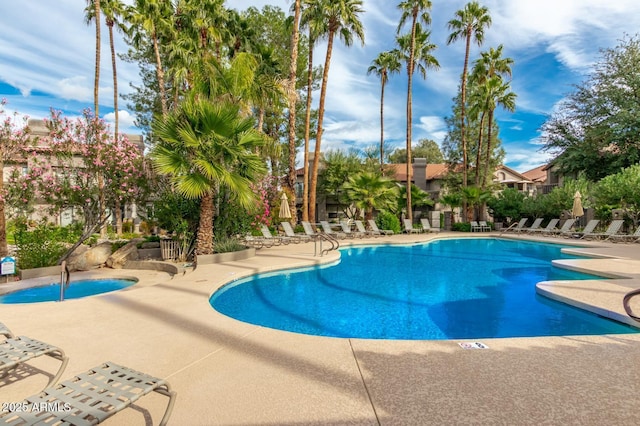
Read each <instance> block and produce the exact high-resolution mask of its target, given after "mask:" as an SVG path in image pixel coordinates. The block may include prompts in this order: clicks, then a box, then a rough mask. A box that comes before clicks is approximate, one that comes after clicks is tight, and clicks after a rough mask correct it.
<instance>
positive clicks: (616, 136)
mask: <svg viewBox="0 0 640 426" xmlns="http://www.w3.org/2000/svg"><path fill="white" fill-rule="evenodd" d="M639 63H640V39H639V38H638V37H637V36H636V37H625V38H624V39H622V40H621V41H620V43H619V44H618V45H617V46H616V47H615V48H611V49H605V50H602V51H601V57H600V59H599V61H598V62H597V63H596V64H595V65H594V68H593V70H592V71H591V72H590V73H589V75H588V76H587V78H586V79H585V81H584V82H582V83H580V84H579V85H577V86H576V89H575V91H574V92H573V93H570V94H569V95H568V96H567V97H566V99H565V100H564V101H562V102H561V103H560V104H559V105H558V108H557V112H555V113H554V114H552V115H551V117H550V118H549V119H548V120H547V121H546V122H545V123H544V124H543V126H542V142H543V143H544V147H543V149H544V150H545V151H547V152H550V153H552V154H554V155H556V156H557V157H556V159H555V160H554V164H556V165H557V166H558V168H559V169H560V171H561V172H562V173H564V174H575V173H578V172H584V173H585V174H586V176H587V178H588V179H590V180H593V181H597V180H600V179H602V178H604V177H605V176H608V175H611V174H615V173H617V172H618V171H620V170H622V169H623V168H626V167H629V166H632V165H634V164H637V163H638V161H640V143H638V134H640V103H638V95H637V94H638V93H639V92H640V68H639V67H638V64H639Z"/></svg>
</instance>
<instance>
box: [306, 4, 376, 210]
mask: <svg viewBox="0 0 640 426" xmlns="http://www.w3.org/2000/svg"><path fill="white" fill-rule="evenodd" d="M323 6H324V7H323V9H324V13H325V16H326V20H327V30H328V32H327V54H326V57H325V60H324V71H323V73H322V85H321V86H320V103H319V105H318V130H317V131H316V147H315V156H314V158H313V173H312V174H311V185H310V188H309V191H310V193H309V216H310V217H311V218H312V219H313V218H315V215H316V186H317V184H318V167H319V165H320V152H321V151H320V149H321V144H322V124H323V120H324V104H325V101H326V97H327V83H328V81H329V66H330V65H331V53H332V51H333V39H334V37H335V36H336V34H338V36H339V37H340V39H341V40H342V42H343V43H344V44H345V46H351V43H352V42H353V37H354V35H355V36H356V37H358V38H359V39H360V40H361V41H362V44H363V45H364V27H363V26H362V22H361V21H360V16H359V15H360V14H361V13H364V9H363V8H362V0H325V1H324V3H323Z"/></svg>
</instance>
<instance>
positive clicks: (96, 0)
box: [85, 0, 102, 117]
mask: <svg viewBox="0 0 640 426" xmlns="http://www.w3.org/2000/svg"><path fill="white" fill-rule="evenodd" d="M87 4H88V7H87V9H85V22H86V23H87V24H90V23H91V21H94V22H95V24H96V59H95V74H94V80H93V110H94V111H95V112H96V117H97V116H98V115H99V114H98V111H99V109H98V108H99V105H98V91H99V89H100V44H101V42H102V40H101V39H100V0H87Z"/></svg>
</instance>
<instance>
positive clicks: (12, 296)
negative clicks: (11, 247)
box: [0, 279, 136, 303]
mask: <svg viewBox="0 0 640 426" xmlns="http://www.w3.org/2000/svg"><path fill="white" fill-rule="evenodd" d="M135 283H136V281H135V280H125V279H99V280H79V281H71V283H70V284H69V287H67V289H66V290H65V293H64V298H65V300H66V299H79V298H81V297H86V296H93V295H96V294H100V293H107V292H110V291H116V290H122V289H123V288H127V287H129V286H132V285H134V284H135ZM59 299H60V284H59V283H52V284H47V285H44V286H41V287H32V288H26V289H24V290H18V291H14V292H12V293H7V294H5V295H3V296H0V303H35V302H53V301H56V300H59Z"/></svg>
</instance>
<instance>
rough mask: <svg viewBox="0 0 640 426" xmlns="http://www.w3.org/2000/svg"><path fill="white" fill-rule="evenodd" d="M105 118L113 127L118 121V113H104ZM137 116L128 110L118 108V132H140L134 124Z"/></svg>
mask: <svg viewBox="0 0 640 426" xmlns="http://www.w3.org/2000/svg"><path fill="white" fill-rule="evenodd" d="M103 118H104V120H105V121H106V122H107V123H109V125H110V126H111V128H112V129H113V126H114V124H115V122H116V114H115V112H110V113H108V114H105V115H104V117H103ZM134 120H135V117H134V116H133V115H131V114H130V113H129V111H127V110H118V129H119V130H118V132H119V133H133V134H140V130H138V129H136V127H135V126H134V123H133V122H134Z"/></svg>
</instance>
